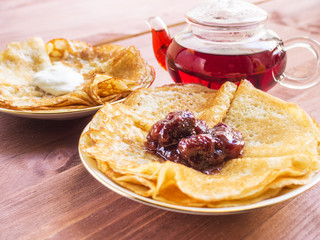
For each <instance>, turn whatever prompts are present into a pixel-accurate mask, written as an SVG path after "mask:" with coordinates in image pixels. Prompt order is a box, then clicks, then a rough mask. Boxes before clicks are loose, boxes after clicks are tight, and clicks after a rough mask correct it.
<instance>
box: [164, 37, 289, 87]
mask: <svg viewBox="0 0 320 240" xmlns="http://www.w3.org/2000/svg"><path fill="white" fill-rule="evenodd" d="M286 61H287V59H286V54H285V52H284V51H283V50H278V49H277V48H276V49H274V50H271V51H269V50H268V51H261V52H255V53H250V54H239V55H222V54H212V53H210V54H209V53H203V52H198V51H194V50H192V49H189V48H185V47H182V46H180V45H179V44H177V42H176V41H175V40H173V41H172V42H171V44H170V46H169V48H168V52H167V59H166V65H167V70H168V72H169V73H170V75H171V77H172V78H173V80H174V81H175V82H177V83H201V84H204V85H205V86H207V87H209V88H212V89H218V88H219V87H220V86H221V85H222V84H223V83H224V82H226V81H231V82H233V83H236V84H239V82H240V81H241V80H242V79H247V80H249V81H250V82H251V83H252V84H253V85H254V86H255V87H257V88H259V89H262V90H264V91H267V90H269V89H270V88H271V87H273V86H274V85H275V84H276V81H275V78H276V79H277V78H279V76H280V75H281V74H282V73H283V71H284V69H285V66H286Z"/></svg>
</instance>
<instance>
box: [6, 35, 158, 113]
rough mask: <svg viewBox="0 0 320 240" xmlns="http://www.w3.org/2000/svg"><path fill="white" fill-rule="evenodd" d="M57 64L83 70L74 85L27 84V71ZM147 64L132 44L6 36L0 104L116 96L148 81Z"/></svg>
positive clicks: (61, 103)
mask: <svg viewBox="0 0 320 240" xmlns="http://www.w3.org/2000/svg"><path fill="white" fill-rule="evenodd" d="M57 64H60V65H61V64H62V65H63V66H65V67H68V68H71V69H72V70H74V71H75V72H77V73H79V74H81V75H83V77H84V83H82V84H81V85H80V86H78V87H77V88H76V89H75V90H74V91H72V92H69V93H66V94H63V95H60V96H54V95H51V94H49V93H47V92H45V91H44V90H43V89H40V88H39V87H38V86H36V85H35V84H33V76H34V75H35V74H36V73H38V72H40V71H42V70H45V69H48V68H50V67H52V66H54V65H57ZM153 80H154V70H153V68H152V67H151V66H150V65H148V64H146V63H145V61H144V60H143V59H142V57H141V55H140V53H139V51H138V50H137V49H136V48H135V47H134V46H130V47H122V46H118V45H114V44H108V45H102V46H97V47H94V46H91V45H89V44H87V43H85V42H80V41H73V40H66V39H53V40H51V41H49V42H48V43H46V44H45V43H44V42H43V40H42V39H41V38H31V39H29V40H27V41H25V42H22V43H19V42H12V43H10V44H8V46H7V48H6V49H5V50H4V51H2V52H0V107H2V108H7V109H15V110H57V109H70V108H71V109H78V108H87V107H92V106H99V105H103V104H104V103H105V102H114V101H117V100H119V99H122V98H124V97H126V96H128V94H129V93H130V92H132V91H133V90H135V89H137V88H140V87H147V86H149V85H150V84H151V83H152V82H153Z"/></svg>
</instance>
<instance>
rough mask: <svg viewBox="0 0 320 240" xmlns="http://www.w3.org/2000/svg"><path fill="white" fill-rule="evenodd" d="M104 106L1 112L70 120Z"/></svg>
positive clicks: (5, 110) (0, 109)
mask: <svg viewBox="0 0 320 240" xmlns="http://www.w3.org/2000/svg"><path fill="white" fill-rule="evenodd" d="M124 100H125V98H122V99H120V100H118V101H114V102H111V104H113V103H119V102H123V101H124ZM102 106H103V105H99V106H94V107H87V108H79V109H56V110H35V111H31V110H12V109H6V108H0V112H2V113H6V114H9V115H12V116H16V117H24V118H34V119H47V120H68V119H76V118H81V117H85V116H89V115H92V114H94V113H96V112H97V111H98V110H99V109H100V108H101V107H102Z"/></svg>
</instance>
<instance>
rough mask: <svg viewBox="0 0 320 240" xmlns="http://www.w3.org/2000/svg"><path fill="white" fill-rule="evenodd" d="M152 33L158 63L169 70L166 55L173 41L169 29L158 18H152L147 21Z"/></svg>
mask: <svg viewBox="0 0 320 240" xmlns="http://www.w3.org/2000/svg"><path fill="white" fill-rule="evenodd" d="M146 22H147V23H148V25H149V26H150V28H151V31H152V44H153V52H154V55H155V57H156V59H157V61H158V63H159V64H160V65H161V67H163V68H164V69H165V70H167V67H166V55H167V50H168V47H169V45H170V43H171V41H172V38H171V37H170V34H169V32H168V28H167V26H166V24H165V23H164V22H163V21H162V19H161V18H160V17H158V16H156V17H150V18H148V19H147V20H146Z"/></svg>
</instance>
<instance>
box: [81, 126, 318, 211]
mask: <svg viewBox="0 0 320 240" xmlns="http://www.w3.org/2000/svg"><path fill="white" fill-rule="evenodd" d="M88 129H89V124H88V125H87V126H86V128H85V129H84V131H83V132H86V131H87V130H88ZM78 150H79V155H80V158H81V161H82V163H83V165H84V166H85V168H86V169H87V170H88V171H89V173H91V175H92V176H93V177H94V178H95V179H97V180H98V181H99V182H100V183H102V184H103V185H104V186H106V187H107V188H109V189H111V190H112V191H114V192H116V193H118V194H120V195H122V196H124V197H127V198H129V199H131V200H135V201H138V202H140V203H143V204H146V205H149V206H153V207H157V208H161V209H165V210H168V211H174V212H180V213H187V214H199V215H228V214H236V213H242V212H247V211H251V210H254V209H259V208H263V207H267V206H271V205H274V204H277V203H281V202H284V201H286V200H288V199H290V198H293V197H295V196H297V195H299V194H301V193H303V192H304V191H306V190H308V189H310V188H311V187H313V186H314V185H315V184H317V183H318V182H320V172H319V173H318V174H316V175H314V176H313V178H312V180H311V181H310V182H309V183H308V184H306V185H303V186H300V187H296V188H292V189H290V190H287V191H285V193H283V194H281V195H278V196H276V197H273V198H269V199H266V200H263V201H261V202H258V203H254V204H249V205H243V206H237V207H223V208H205V207H203V208H202V207H187V206H181V205H175V204H170V203H165V202H160V201H157V200H154V199H152V198H147V197H143V196H141V195H138V194H136V193H134V192H132V191H130V190H128V189H126V188H124V187H122V186H120V185H118V184H117V183H115V182H113V181H112V180H111V179H110V178H108V177H107V176H106V175H104V174H103V173H102V172H101V171H100V170H99V169H98V167H97V164H96V161H95V160H94V159H92V158H90V157H88V156H86V155H85V154H84V153H83V151H82V150H81V148H80V144H79V147H78Z"/></svg>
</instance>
